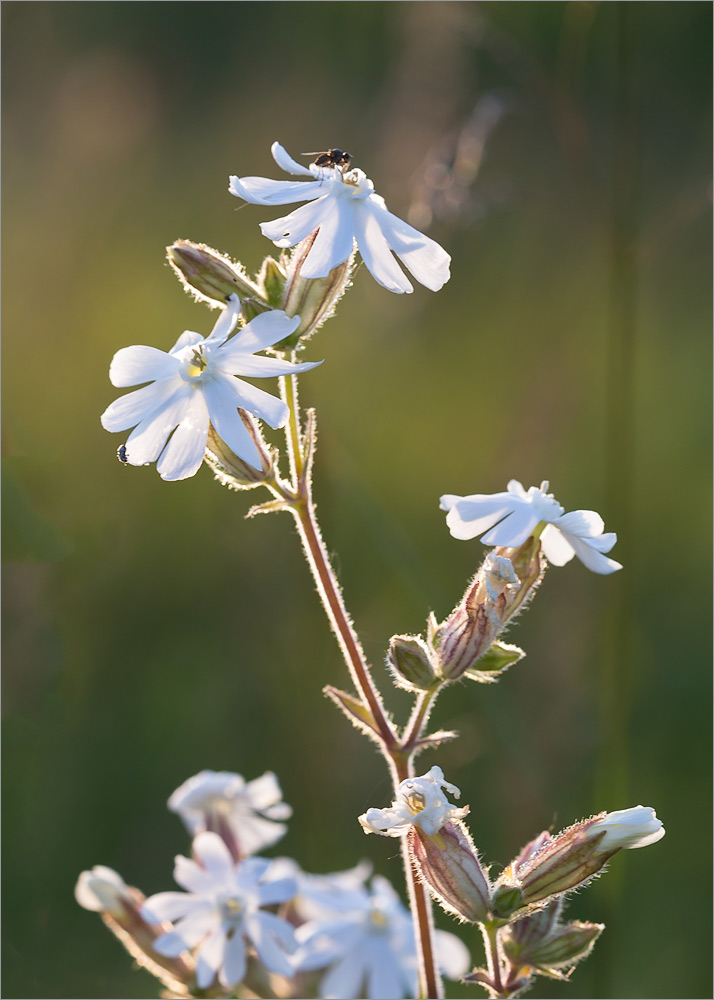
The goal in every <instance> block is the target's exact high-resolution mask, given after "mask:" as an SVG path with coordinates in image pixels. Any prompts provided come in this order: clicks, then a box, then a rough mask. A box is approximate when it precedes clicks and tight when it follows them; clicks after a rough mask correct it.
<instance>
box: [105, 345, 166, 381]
mask: <svg viewBox="0 0 714 1000" xmlns="http://www.w3.org/2000/svg"><path fill="white" fill-rule="evenodd" d="M177 371H178V364H177V362H176V360H175V359H174V358H172V357H171V355H170V354H167V353H166V351H160V350H159V349H158V348H156V347H145V346H144V345H143V344H139V345H136V346H134V347H123V348H122V349H121V350H120V351H117V352H116V354H115V355H114V357H113V358H112V363H111V364H110V365H109V381H110V382H111V383H112V385H115V386H117V388H124V387H125V386H129V385H141V383H142V382H156V381H157V380H159V379H166V378H171V377H172V376H173V375H175V374H176V373H177Z"/></svg>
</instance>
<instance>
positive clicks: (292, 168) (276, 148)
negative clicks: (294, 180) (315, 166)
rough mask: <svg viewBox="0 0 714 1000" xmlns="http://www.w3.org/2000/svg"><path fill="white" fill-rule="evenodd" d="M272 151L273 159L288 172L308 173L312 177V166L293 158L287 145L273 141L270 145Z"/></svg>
mask: <svg viewBox="0 0 714 1000" xmlns="http://www.w3.org/2000/svg"><path fill="white" fill-rule="evenodd" d="M270 152H271V153H272V154H273V159H274V160H275V162H276V163H277V165H278V166H279V167H280V169H281V170H284V171H285V173H286V174H306V175H307V176H308V177H312V171H311V170H310V168H309V167H308V166H306V164H304V163H299V162H298V161H297V160H293V158H292V156H290V154H289V153H288V151H287V150H286V149H285V147H284V146H281V145H280V143H279V142H274V143H273V145H272V146H271V147H270Z"/></svg>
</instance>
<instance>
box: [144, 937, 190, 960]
mask: <svg viewBox="0 0 714 1000" xmlns="http://www.w3.org/2000/svg"><path fill="white" fill-rule="evenodd" d="M152 948H153V949H154V951H155V952H157V953H158V954H159V955H165V956H166V958H178V956H179V955H180V954H181V952H183V951H186V943H185V941H184V939H183V938H182V937H181V935H180V934H177V933H176V931H167V932H166V933H165V934H160V935H159V937H157V938H156V940H155V941H154V942H153V944H152Z"/></svg>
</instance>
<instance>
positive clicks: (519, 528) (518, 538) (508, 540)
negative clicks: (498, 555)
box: [481, 504, 538, 547]
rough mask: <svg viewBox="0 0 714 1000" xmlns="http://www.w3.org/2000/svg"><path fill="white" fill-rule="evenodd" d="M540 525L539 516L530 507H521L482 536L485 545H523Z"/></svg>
mask: <svg viewBox="0 0 714 1000" xmlns="http://www.w3.org/2000/svg"><path fill="white" fill-rule="evenodd" d="M537 524H538V515H537V514H536V513H535V511H534V510H533V508H532V507H531V506H530V505H525V504H523V505H519V506H518V508H517V509H516V510H513V511H511V513H510V514H509V515H508V516H507V517H505V518H504V519H503V521H501V522H500V524H497V525H496V526H495V527H493V528H491V530H490V531H489V532H487V533H486V534H485V535H483V536H482V538H481V541H482V542H483V543H484V545H509V546H512V547H515V546H516V545H522V544H523V542H525V540H526V538H528V536H529V535H530V533H531V532H532V531H533V529H534V528H535V526H536V525H537Z"/></svg>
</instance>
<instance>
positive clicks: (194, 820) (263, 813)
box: [168, 771, 292, 855]
mask: <svg viewBox="0 0 714 1000" xmlns="http://www.w3.org/2000/svg"><path fill="white" fill-rule="evenodd" d="M282 798H283V793H282V791H281V790H280V785H279V784H278V779H277V778H276V777H275V775H274V774H273V772H272V771H266V772H265V774H264V775H262V776H261V777H260V778H255V779H254V780H253V781H248V782H246V780H245V778H244V777H243V776H242V775H240V774H232V773H231V772H230V771H201V772H200V774H196V775H194V777H193V778H189V779H188V780H187V781H184V783H183V784H182V785H181V786H180V787H179V788H177V789H176V791H175V792H174V793H173V794H172V795H171V797H170V798H169V801H168V807H169V809H171V811H172V812H175V813H178V815H179V816H180V817H181V819H182V820H183V821H184V823H185V824H186V826H187V828H188V830H189V832H190V833H192V834H197V833H200V832H201V831H203V830H213V831H214V832H215V833H219V834H221V835H222V836H223V838H224V839H225V840H233V841H234V846H235V849H236V852H235V853H236V854H237V855H246V854H256V853H257V852H258V851H260V850H262V849H263V848H264V847H269V846H270V845H271V844H274V843H275V842H276V841H277V840H280V838H281V837H282V836H283V835H284V834H285V831H286V829H287V827H286V826H285V824H284V823H279V822H276V820H282V819H289V818H290V816H292V809H291V808H290V806H289V805H288V804H287V803H286V802H283V801H282Z"/></svg>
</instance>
